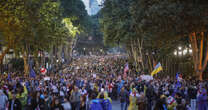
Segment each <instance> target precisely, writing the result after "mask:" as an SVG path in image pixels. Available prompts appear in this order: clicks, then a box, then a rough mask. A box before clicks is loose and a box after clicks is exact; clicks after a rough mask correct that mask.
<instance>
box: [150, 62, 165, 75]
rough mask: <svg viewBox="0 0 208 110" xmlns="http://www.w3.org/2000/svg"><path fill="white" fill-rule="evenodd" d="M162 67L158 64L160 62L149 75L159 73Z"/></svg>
mask: <svg viewBox="0 0 208 110" xmlns="http://www.w3.org/2000/svg"><path fill="white" fill-rule="evenodd" d="M162 70H163V68H162V66H161V64H160V62H159V63H158V64H157V65H156V66H155V68H154V70H153V71H152V73H151V76H154V75H155V74H157V73H159V72H160V71H162Z"/></svg>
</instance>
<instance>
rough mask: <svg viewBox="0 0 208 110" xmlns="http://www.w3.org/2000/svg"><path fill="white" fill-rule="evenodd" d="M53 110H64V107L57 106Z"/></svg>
mask: <svg viewBox="0 0 208 110" xmlns="http://www.w3.org/2000/svg"><path fill="white" fill-rule="evenodd" d="M51 110H64V108H63V106H62V105H55V106H54V107H53V108H51Z"/></svg>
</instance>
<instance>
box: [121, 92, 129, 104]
mask: <svg viewBox="0 0 208 110" xmlns="http://www.w3.org/2000/svg"><path fill="white" fill-rule="evenodd" d="M119 96H120V102H121V103H123V102H127V98H128V92H127V91H126V90H124V91H121V92H120V95H119Z"/></svg>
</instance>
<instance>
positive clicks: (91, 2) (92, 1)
mask: <svg viewBox="0 0 208 110" xmlns="http://www.w3.org/2000/svg"><path fill="white" fill-rule="evenodd" d="M82 1H83V2H84V4H85V7H86V10H87V12H88V14H89V15H95V14H97V13H98V11H99V10H100V9H101V4H102V2H103V1H104V0H82Z"/></svg>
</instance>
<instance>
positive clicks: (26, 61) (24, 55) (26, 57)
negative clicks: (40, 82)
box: [23, 52, 29, 74]
mask: <svg viewBox="0 0 208 110" xmlns="http://www.w3.org/2000/svg"><path fill="white" fill-rule="evenodd" d="M23 60H24V73H25V74H29V64H28V55H27V52H24V54H23Z"/></svg>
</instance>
